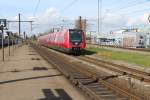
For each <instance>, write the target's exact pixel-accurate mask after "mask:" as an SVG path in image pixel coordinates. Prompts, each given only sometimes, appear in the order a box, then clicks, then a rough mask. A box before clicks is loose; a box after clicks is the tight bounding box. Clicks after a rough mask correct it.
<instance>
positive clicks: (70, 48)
mask: <svg viewBox="0 0 150 100" xmlns="http://www.w3.org/2000/svg"><path fill="white" fill-rule="evenodd" d="M38 41H39V43H40V45H44V46H49V47H52V48H54V49H57V50H61V51H63V52H67V53H73V54H80V52H81V51H83V50H84V48H85V46H86V43H85V33H84V32H83V31H82V30H79V29H64V30H62V31H59V32H54V33H49V34H47V35H44V36H40V37H39V38H38Z"/></svg>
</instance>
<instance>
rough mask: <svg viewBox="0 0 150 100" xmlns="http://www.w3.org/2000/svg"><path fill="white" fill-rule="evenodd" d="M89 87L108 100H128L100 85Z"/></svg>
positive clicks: (90, 85) (95, 84)
mask: <svg viewBox="0 0 150 100" xmlns="http://www.w3.org/2000/svg"><path fill="white" fill-rule="evenodd" d="M87 87H88V88H89V89H91V90H92V91H94V92H95V93H96V94H97V95H99V96H100V97H102V98H104V99H106V100H107V99H108V100H127V98H126V97H123V96H121V95H119V94H117V93H116V92H114V91H112V90H109V89H108V88H106V87H104V86H102V85H101V84H99V83H94V84H89V85H87Z"/></svg>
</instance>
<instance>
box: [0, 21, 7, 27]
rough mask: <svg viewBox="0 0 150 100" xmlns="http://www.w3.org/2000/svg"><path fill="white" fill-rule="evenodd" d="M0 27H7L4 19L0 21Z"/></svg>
mask: <svg viewBox="0 0 150 100" xmlns="http://www.w3.org/2000/svg"><path fill="white" fill-rule="evenodd" d="M0 26H1V27H6V26H7V20H6V19H0Z"/></svg>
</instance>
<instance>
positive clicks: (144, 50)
mask: <svg viewBox="0 0 150 100" xmlns="http://www.w3.org/2000/svg"><path fill="white" fill-rule="evenodd" d="M88 44H91V43H88ZM91 45H95V46H102V47H110V48H119V49H126V50H133V51H143V52H150V48H149V49H146V48H125V47H118V46H112V45H110V46H109V45H108V46H107V45H98V44H91Z"/></svg>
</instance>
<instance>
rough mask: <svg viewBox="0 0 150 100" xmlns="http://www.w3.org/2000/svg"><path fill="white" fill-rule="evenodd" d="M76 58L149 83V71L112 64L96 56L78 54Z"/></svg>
mask: <svg viewBox="0 0 150 100" xmlns="http://www.w3.org/2000/svg"><path fill="white" fill-rule="evenodd" d="M77 58H79V59H81V60H84V61H86V62H90V63H92V64H95V65H97V66H99V67H102V68H105V69H108V70H111V71H114V72H117V73H120V74H122V75H127V76H130V77H132V78H135V79H138V80H140V81H143V82H147V83H150V73H148V72H145V71H141V70H138V69H133V68H129V67H127V66H123V65H118V64H114V63H112V62H108V61H104V60H100V59H96V58H92V57H88V56H86V57H85V56H79V57H77Z"/></svg>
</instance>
